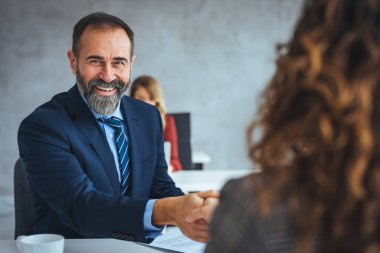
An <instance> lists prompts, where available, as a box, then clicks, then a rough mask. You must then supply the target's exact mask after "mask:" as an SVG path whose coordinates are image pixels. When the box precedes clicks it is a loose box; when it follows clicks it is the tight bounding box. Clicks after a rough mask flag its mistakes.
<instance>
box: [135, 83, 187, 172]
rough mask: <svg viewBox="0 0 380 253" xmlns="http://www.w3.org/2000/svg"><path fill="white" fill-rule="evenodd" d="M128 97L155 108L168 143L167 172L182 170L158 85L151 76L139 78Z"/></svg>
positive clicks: (171, 121)
mask: <svg viewBox="0 0 380 253" xmlns="http://www.w3.org/2000/svg"><path fill="white" fill-rule="evenodd" d="M130 96H131V97H132V98H135V99H139V100H141V101H144V102H146V103H148V104H151V105H154V106H156V107H157V109H158V111H159V112H160V114H161V118H162V124H163V126H164V141H167V142H170V165H169V171H179V170H182V165H181V163H180V161H179V157H178V136H177V128H176V126H175V121H174V118H173V117H172V116H170V115H166V109H165V103H164V96H163V94H162V91H161V87H160V84H159V83H158V82H157V80H156V79H154V78H153V77H151V76H140V77H138V78H136V79H135V80H134V81H133V83H132V85H131V92H130ZM168 162H169V161H168Z"/></svg>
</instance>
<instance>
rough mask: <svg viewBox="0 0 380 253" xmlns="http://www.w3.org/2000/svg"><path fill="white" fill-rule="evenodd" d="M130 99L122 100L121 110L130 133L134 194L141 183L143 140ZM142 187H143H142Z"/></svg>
mask: <svg viewBox="0 0 380 253" xmlns="http://www.w3.org/2000/svg"><path fill="white" fill-rule="evenodd" d="M129 99H130V98H128V97H124V98H123V99H122V100H121V105H120V106H121V110H122V113H123V116H124V119H125V120H126V124H127V131H128V140H129V143H130V144H129V145H130V154H131V158H130V159H131V167H130V169H131V170H132V171H131V173H132V194H133V193H134V192H137V191H136V190H137V188H138V187H139V186H138V182H141V180H140V178H141V173H142V171H141V161H142V158H141V155H142V153H141V146H140V141H139V140H142V138H141V131H140V128H139V120H138V115H137V114H136V112H135V110H133V108H131V103H130V102H129ZM140 187H141V186H140Z"/></svg>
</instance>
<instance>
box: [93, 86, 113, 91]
mask: <svg viewBox="0 0 380 253" xmlns="http://www.w3.org/2000/svg"><path fill="white" fill-rule="evenodd" d="M96 88H98V89H99V90H103V91H112V90H113V89H114V88H113V87H111V88H104V87H100V86H96Z"/></svg>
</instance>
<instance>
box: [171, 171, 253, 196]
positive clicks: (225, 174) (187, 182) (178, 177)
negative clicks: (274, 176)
mask: <svg viewBox="0 0 380 253" xmlns="http://www.w3.org/2000/svg"><path fill="white" fill-rule="evenodd" d="M257 172H259V170H182V171H178V172H172V173H171V174H170V176H171V177H172V178H173V180H174V182H175V183H176V185H177V186H178V187H180V188H181V189H182V191H184V192H186V193H188V192H197V191H206V190H209V189H215V190H221V189H222V187H223V185H224V184H225V183H226V182H227V181H228V180H229V179H232V178H239V177H242V176H245V175H248V174H250V173H257Z"/></svg>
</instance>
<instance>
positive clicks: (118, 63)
mask: <svg viewBox="0 0 380 253" xmlns="http://www.w3.org/2000/svg"><path fill="white" fill-rule="evenodd" d="M114 64H115V65H119V66H125V63H124V62H123V61H115V62H114Z"/></svg>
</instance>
